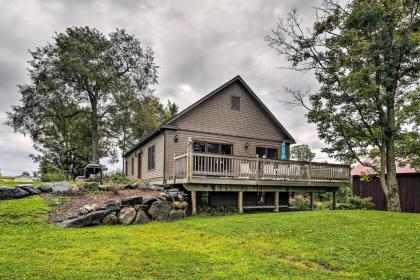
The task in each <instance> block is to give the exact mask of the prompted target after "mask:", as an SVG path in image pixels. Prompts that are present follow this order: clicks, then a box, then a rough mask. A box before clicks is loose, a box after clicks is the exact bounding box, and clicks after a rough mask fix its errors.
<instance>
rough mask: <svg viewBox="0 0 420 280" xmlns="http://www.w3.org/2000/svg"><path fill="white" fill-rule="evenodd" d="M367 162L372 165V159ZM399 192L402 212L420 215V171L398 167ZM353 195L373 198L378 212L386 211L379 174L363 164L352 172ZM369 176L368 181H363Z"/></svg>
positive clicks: (386, 205)
mask: <svg viewBox="0 0 420 280" xmlns="http://www.w3.org/2000/svg"><path fill="white" fill-rule="evenodd" d="M365 162H367V163H370V164H372V162H373V161H372V159H367V160H365ZM396 172H397V181H398V192H399V196H400V203H401V211H402V212H415V213H420V170H416V169H415V168H412V167H411V166H410V165H407V166H404V167H402V166H399V164H397V165H396ZM351 175H352V182H353V184H352V187H353V194H354V195H357V196H359V197H362V198H366V197H372V198H373V202H374V203H375V209H376V210H382V211H386V210H387V209H388V204H387V201H386V197H385V193H384V192H383V190H382V187H381V183H380V182H379V178H378V176H376V175H377V174H376V173H375V172H374V171H373V170H372V168H370V167H366V166H364V165H362V164H360V163H359V164H358V165H356V166H355V167H354V168H353V169H352V171H351ZM363 175H369V176H368V177H369V178H368V180H365V179H362V178H363V177H364V176H363Z"/></svg>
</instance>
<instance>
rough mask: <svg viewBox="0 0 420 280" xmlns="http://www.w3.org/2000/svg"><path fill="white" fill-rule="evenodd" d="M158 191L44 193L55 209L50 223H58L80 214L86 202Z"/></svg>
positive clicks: (149, 193)
mask: <svg viewBox="0 0 420 280" xmlns="http://www.w3.org/2000/svg"><path fill="white" fill-rule="evenodd" d="M159 194H160V192H158V191H144V190H121V191H118V193H114V192H112V191H109V192H103V193H99V194H78V195H70V196H54V195H51V194H44V195H43V197H44V199H45V200H46V201H47V202H48V205H49V206H50V207H51V208H52V209H53V211H52V212H51V213H50V214H49V216H48V221H49V222H50V223H56V222H60V221H63V220H65V219H68V218H71V217H75V216H77V214H78V209H79V208H81V207H83V206H84V205H86V204H98V205H100V204H102V203H104V202H106V201H109V200H113V201H118V202H120V201H121V198H124V197H130V196H153V197H157V196H159Z"/></svg>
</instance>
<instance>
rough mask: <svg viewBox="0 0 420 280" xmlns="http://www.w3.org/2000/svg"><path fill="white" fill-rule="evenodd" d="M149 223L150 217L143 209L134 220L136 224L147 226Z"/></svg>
mask: <svg viewBox="0 0 420 280" xmlns="http://www.w3.org/2000/svg"><path fill="white" fill-rule="evenodd" d="M148 222H150V218H149V216H147V214H146V213H145V212H144V211H143V210H141V209H140V210H139V211H137V215H136V218H135V219H134V224H145V223H148Z"/></svg>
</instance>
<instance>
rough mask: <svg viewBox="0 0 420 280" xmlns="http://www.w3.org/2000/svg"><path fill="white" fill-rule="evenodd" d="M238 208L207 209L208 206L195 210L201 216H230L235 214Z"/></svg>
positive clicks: (218, 207) (219, 207)
mask: <svg viewBox="0 0 420 280" xmlns="http://www.w3.org/2000/svg"><path fill="white" fill-rule="evenodd" d="M237 213H238V208H237V207H232V206H215V207H209V206H200V207H198V209H197V214H198V215H203V216H226V215H232V214H237Z"/></svg>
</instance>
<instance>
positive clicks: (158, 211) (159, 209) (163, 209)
mask: <svg viewBox="0 0 420 280" xmlns="http://www.w3.org/2000/svg"><path fill="white" fill-rule="evenodd" d="M171 210H172V202H169V201H155V202H153V203H152V206H150V208H149V211H148V213H149V215H150V217H152V219H153V220H159V221H167V220H168V219H169V212H171Z"/></svg>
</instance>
